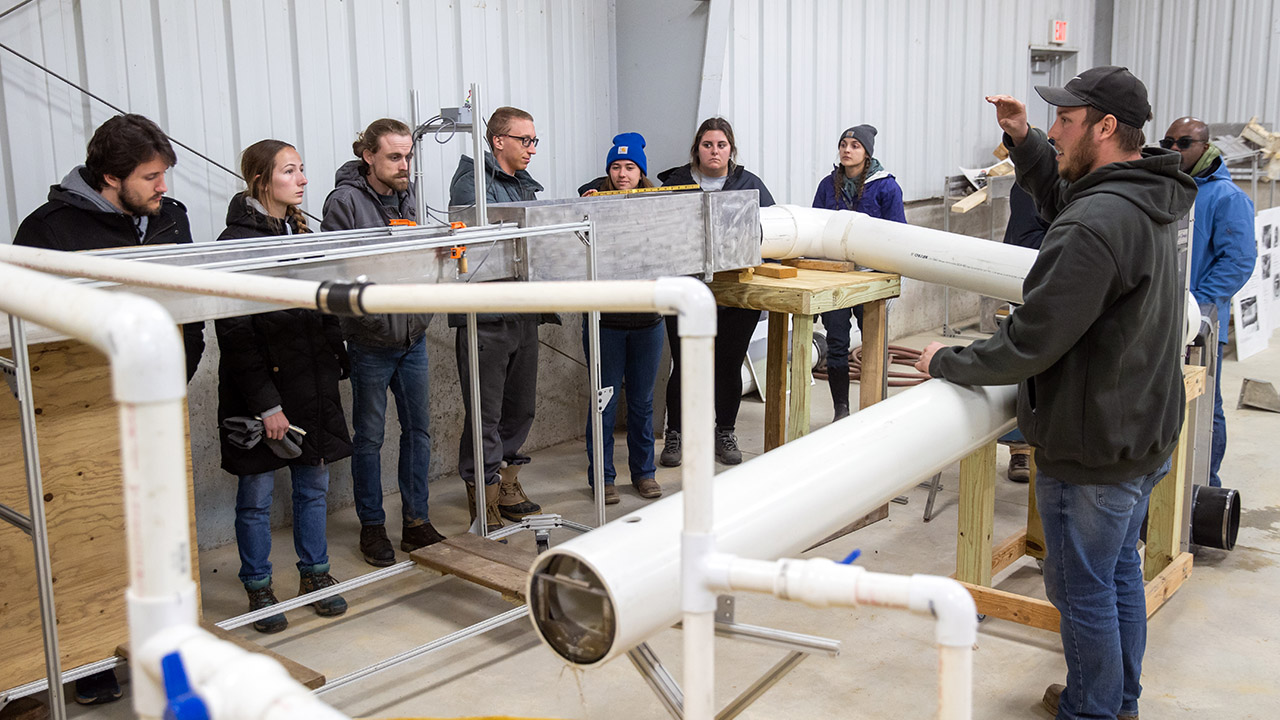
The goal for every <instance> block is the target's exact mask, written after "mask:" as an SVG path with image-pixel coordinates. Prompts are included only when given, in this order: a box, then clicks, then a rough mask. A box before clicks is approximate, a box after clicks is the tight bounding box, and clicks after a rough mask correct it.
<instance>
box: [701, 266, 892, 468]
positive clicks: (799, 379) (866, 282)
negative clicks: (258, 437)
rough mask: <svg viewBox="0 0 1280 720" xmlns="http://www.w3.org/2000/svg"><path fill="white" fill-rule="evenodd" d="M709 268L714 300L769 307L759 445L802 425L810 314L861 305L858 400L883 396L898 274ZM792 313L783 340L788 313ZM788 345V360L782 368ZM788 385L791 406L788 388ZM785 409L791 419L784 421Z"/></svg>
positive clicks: (870, 401)
mask: <svg viewBox="0 0 1280 720" xmlns="http://www.w3.org/2000/svg"><path fill="white" fill-rule="evenodd" d="M745 275H748V274H747V273H716V278H715V280H713V281H711V282H710V283H708V285H709V287H710V288H711V292H712V293H714V294H715V296H716V303H717V304H719V305H725V306H728V307H740V308H747V309H748V310H768V311H769V345H768V351H767V354H768V360H767V367H766V370H765V393H764V449H765V452H768V451H770V450H772V449H774V448H776V447H779V446H781V445H782V444H783V443H785V442H788V441H790V440H795V439H796V438H798V437H801V436H803V435H807V434H808V433H809V397H810V388H809V380H810V375H811V371H810V370H811V367H812V365H813V316H814V315H817V314H818V313H823V312H826V311H828V310H839V309H841V308H851V307H853V306H855V305H862V306H863V316H862V347H863V353H862V380H861V381H860V382H859V398H858V400H859V401H858V407H859V408H865V407H867V406H868V405H874V404H875V403H878V402H880V401H881V400H883V399H884V396H885V379H886V377H887V374H886V372H885V370H886V369H885V363H886V350H887V347H888V342H887V334H888V329H887V324H886V321H887V318H888V315H887V313H886V311H885V307H886V303H885V301H886V300H887V299H889V298H894V297H898V295H899V294H900V293H901V292H902V280H901V278H900V277H899V276H897V275H893V274H890V273H879V272H856V271H855V272H827V271H822V270H808V269H805V268H798V269H797V270H796V276H795V277H789V278H773V277H764V276H763V275H761V274H759V273H754V274H749V276H747V277H744V276H745ZM788 319H790V321H791V340H790V347H789V348H788V342H787V321H788ZM788 349H790V355H791V368H790V372H788V369H787V353H788ZM788 388H790V390H791V401H790V413H788V408H787V405H788V403H787V389H788ZM788 414H790V421H789V422H788V417H787V416H788Z"/></svg>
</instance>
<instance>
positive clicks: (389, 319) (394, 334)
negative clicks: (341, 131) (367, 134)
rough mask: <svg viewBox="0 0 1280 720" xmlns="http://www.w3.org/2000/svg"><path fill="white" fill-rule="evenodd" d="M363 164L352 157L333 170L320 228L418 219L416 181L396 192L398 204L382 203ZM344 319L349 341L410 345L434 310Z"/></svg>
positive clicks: (384, 345) (365, 226)
mask: <svg viewBox="0 0 1280 720" xmlns="http://www.w3.org/2000/svg"><path fill="white" fill-rule="evenodd" d="M360 165H361V162H360V161H359V160H350V161H348V162H346V163H344V164H343V165H342V167H340V168H338V172H336V173H334V178H333V180H334V188H333V192H331V193H329V197H327V198H325V199H324V220H323V221H322V222H321V223H320V229H321V230H324V231H329V230H355V229H357V228H374V227H386V226H387V225H389V224H390V223H391V221H392V220H395V219H404V220H416V219H417V217H418V210H417V203H416V201H415V199H414V194H413V185H410V186H409V189H408V190H406V191H404V192H402V193H396V195H397V198H398V200H399V202H398V203H397V205H396V206H394V207H392V206H389V205H383V204H382V201H381V200H379V199H378V193H376V192H375V191H374V189H373V188H372V187H370V186H369V181H368V180H367V179H365V176H364V173H362V172H361V171H360ZM375 279H376V278H375ZM341 321H342V334H343V336H344V337H346V339H347V340H348V341H350V342H356V343H359V344H361V345H372V346H374V347H394V348H408V347H409V346H410V345H412V344H413V343H415V342H417V340H418V338H420V337H422V335H423V334H424V333H426V331H427V325H428V324H429V323H430V322H431V313H416V314H413V315H391V314H386V313H381V314H375V315H364V316H361V317H344V318H342V319H341Z"/></svg>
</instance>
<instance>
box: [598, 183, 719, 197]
mask: <svg viewBox="0 0 1280 720" xmlns="http://www.w3.org/2000/svg"><path fill="white" fill-rule="evenodd" d="M701 189H702V188H701V187H699V186H698V185H665V186H663V187H651V188H635V189H634V190H598V191H596V193H595V195H631V194H634V193H650V192H678V191H681V190H701ZM595 195H592V196H591V197H595Z"/></svg>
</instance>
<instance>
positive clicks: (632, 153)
mask: <svg viewBox="0 0 1280 720" xmlns="http://www.w3.org/2000/svg"><path fill="white" fill-rule="evenodd" d="M619 160H630V161H631V162H633V163H635V164H636V166H637V167H639V168H640V173H641V174H642V175H648V174H649V161H648V160H646V159H645V157H644V136H643V135H641V134H640V133H633V132H631V133H622V134H620V135H614V136H613V147H612V148H610V149H609V155H608V157H606V158H605V160H604V172H605V174H606V175H608V174H609V166H610V165H613V164H614V163H615V162H617V161H619Z"/></svg>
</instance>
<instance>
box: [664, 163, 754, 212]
mask: <svg viewBox="0 0 1280 720" xmlns="http://www.w3.org/2000/svg"><path fill="white" fill-rule="evenodd" d="M658 179H659V180H661V181H662V184H663V185H664V186H666V185H697V184H698V182H697V181H696V180H694V179H693V166H692V165H681V166H680V167H673V168H669V169H667V170H663V171H662V172H660V173H658ZM724 189H725V190H759V191H760V207H769V206H770V205H773V204H774V202H773V195H771V194H769V188H767V187H765V186H764V181H763V180H761V179H760V178H758V177H756V176H755V175H754V174H752V173H750V172H748V171H747V169H746V168H744V167H742V166H741V165H735V166H734V167H733V169H732V170H730V171H729V177H728V178H727V179H726V180H725V181H724Z"/></svg>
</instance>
